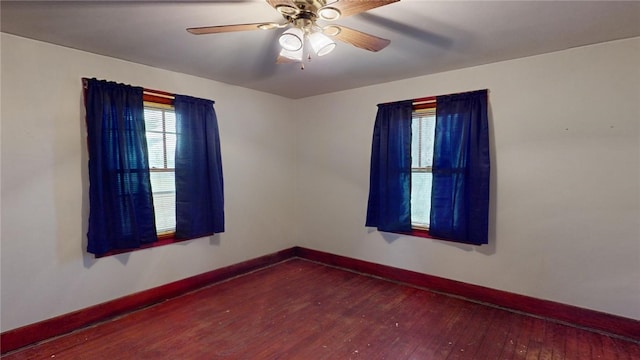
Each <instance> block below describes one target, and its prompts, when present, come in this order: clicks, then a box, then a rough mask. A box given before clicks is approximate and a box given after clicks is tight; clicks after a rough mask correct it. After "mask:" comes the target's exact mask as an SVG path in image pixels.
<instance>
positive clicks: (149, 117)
mask: <svg viewBox="0 0 640 360" xmlns="http://www.w3.org/2000/svg"><path fill="white" fill-rule="evenodd" d="M144 125H145V129H146V131H155V132H162V110H161V109H150V108H145V109H144ZM174 129H175V127H174Z"/></svg>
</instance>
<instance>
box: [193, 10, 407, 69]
mask: <svg viewBox="0 0 640 360" xmlns="http://www.w3.org/2000/svg"><path fill="white" fill-rule="evenodd" d="M266 1H267V3H269V5H271V6H272V7H273V8H274V9H276V11H278V13H280V14H281V15H282V16H283V17H284V20H285V21H284V22H281V23H277V22H264V23H252V24H235V25H220V26H204V27H193V28H188V29H187V31H188V32H190V33H191V34H194V35H204V34H217V33H224V32H233V31H247V30H273V29H282V28H288V29H287V30H285V31H284V32H283V33H282V35H280V38H279V43H280V46H282V50H281V51H280V54H279V55H278V58H277V59H276V63H278V64H281V63H288V62H300V63H302V60H303V57H304V52H305V41H306V42H307V43H308V44H309V45H310V46H309V47H310V48H311V50H313V52H314V53H315V54H316V55H317V56H324V55H326V54H328V53H330V52H331V51H332V50H333V49H334V48H335V47H336V43H335V42H334V41H333V40H332V38H333V39H337V40H339V41H342V42H345V43H347V44H351V45H353V46H356V47H358V48H361V49H365V50H369V51H380V50H382V49H384V48H385V47H386V46H387V45H389V43H390V42H391V41H389V40H387V39H383V38H380V37H377V36H374V35H371V34H367V33H364V32H362V31H358V30H354V29H351V28H348V27H346V26H342V25H334V24H330V25H325V26H320V25H319V24H318V23H317V20H324V21H329V22H331V21H335V20H338V19H339V18H342V17H346V16H351V15H355V14H359V13H361V12H365V11H368V10H371V9H374V8H377V7H380V6H384V5H388V4H391V3H394V2H396V1H400V0H266ZM308 58H309V59H311V55H310V54H308ZM301 68H303V69H304V65H302V67H301Z"/></svg>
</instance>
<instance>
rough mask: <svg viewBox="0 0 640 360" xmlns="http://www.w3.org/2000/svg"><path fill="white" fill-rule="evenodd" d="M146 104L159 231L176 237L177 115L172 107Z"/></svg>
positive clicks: (151, 172) (154, 201) (152, 185)
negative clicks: (174, 234) (173, 234)
mask: <svg viewBox="0 0 640 360" xmlns="http://www.w3.org/2000/svg"><path fill="white" fill-rule="evenodd" d="M145 105H146V106H145V108H144V122H145V127H146V137H147V148H148V152H149V172H150V175H151V189H152V191H153V208H154V211H155V219H156V231H157V233H158V235H165V234H172V233H173V232H174V231H175V228H176V185H175V153H176V114H175V112H174V111H173V108H171V107H169V106H163V105H159V104H158V105H156V104H153V107H151V106H148V105H147V104H146V103H145ZM156 106H158V107H156Z"/></svg>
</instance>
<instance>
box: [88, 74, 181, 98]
mask: <svg viewBox="0 0 640 360" xmlns="http://www.w3.org/2000/svg"><path fill="white" fill-rule="evenodd" d="M87 81H89V78H85V77H83V78H82V86H83V87H84V88H85V89H86V88H87ZM142 92H143V93H145V94H147V95H151V96H158V97H162V98H166V99H171V100H173V99H174V98H175V94H172V93H170V92H166V91H162V90H154V89H148V88H142Z"/></svg>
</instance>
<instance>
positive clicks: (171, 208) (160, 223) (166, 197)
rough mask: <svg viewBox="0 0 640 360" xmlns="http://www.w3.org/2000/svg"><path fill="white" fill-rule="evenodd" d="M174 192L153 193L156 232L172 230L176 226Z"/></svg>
mask: <svg viewBox="0 0 640 360" xmlns="http://www.w3.org/2000/svg"><path fill="white" fill-rule="evenodd" d="M175 205H176V193H166V194H165V193H161V194H153V209H154V211H155V214H156V232H158V233H162V232H168V231H173V230H175V228H176V206H175Z"/></svg>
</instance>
